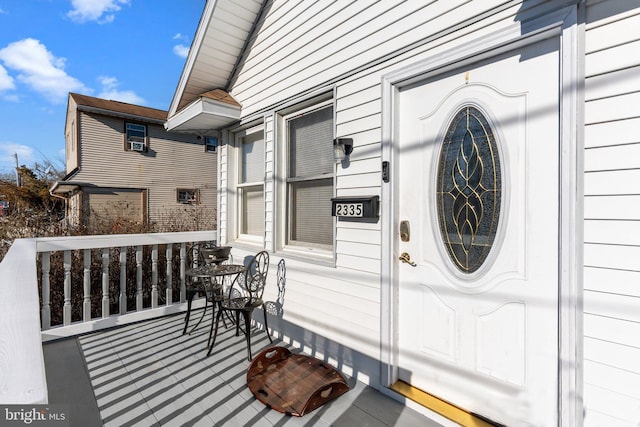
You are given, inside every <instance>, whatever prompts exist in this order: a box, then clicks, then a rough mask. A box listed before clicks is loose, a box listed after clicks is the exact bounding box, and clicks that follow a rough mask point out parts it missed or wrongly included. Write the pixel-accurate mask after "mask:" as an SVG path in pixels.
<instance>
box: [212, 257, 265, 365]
mask: <svg viewBox="0 0 640 427" xmlns="http://www.w3.org/2000/svg"><path fill="white" fill-rule="evenodd" d="M268 271H269V254H268V253H267V252H266V251H262V252H258V253H257V254H256V255H255V256H254V257H253V258H252V259H251V261H250V262H249V265H247V268H246V269H245V272H244V274H241V275H240V276H238V277H237V278H236V280H235V281H234V282H233V283H232V284H231V286H230V287H229V289H228V291H226V295H225V296H224V298H223V299H222V302H221V303H220V308H222V309H221V310H218V313H217V314H216V318H215V322H213V321H212V322H211V331H210V332H209V337H211V332H213V340H212V341H211V345H210V346H209V351H208V352H207V356H209V355H210V354H211V350H212V349H213V346H214V345H215V343H216V337H217V336H218V325H219V323H220V318H221V317H222V315H223V313H224V312H227V313H229V314H234V315H235V316H233V317H234V318H235V323H236V336H239V332H240V328H241V325H240V315H242V317H243V318H244V330H243V333H244V335H245V337H246V340H247V355H248V357H247V360H249V361H251V317H252V314H253V310H254V309H256V308H258V307H260V306H262V311H263V313H264V329H265V332H266V333H267V337H268V338H269V342H273V340H272V339H271V335H270V334H269V326H268V325H267V309H266V307H265V304H264V301H263V300H262V294H263V293H264V287H265V285H266V282H267V273H268ZM214 323H215V331H214Z"/></svg>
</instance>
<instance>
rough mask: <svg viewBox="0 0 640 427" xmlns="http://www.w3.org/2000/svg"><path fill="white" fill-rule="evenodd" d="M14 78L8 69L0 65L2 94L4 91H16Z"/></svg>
mask: <svg viewBox="0 0 640 427" xmlns="http://www.w3.org/2000/svg"><path fill="white" fill-rule="evenodd" d="M15 87H16V85H15V84H14V83H13V77H11V76H10V75H9V73H8V72H7V69H6V68H4V67H3V66H2V65H0V92H1V91H3V90H10V89H15Z"/></svg>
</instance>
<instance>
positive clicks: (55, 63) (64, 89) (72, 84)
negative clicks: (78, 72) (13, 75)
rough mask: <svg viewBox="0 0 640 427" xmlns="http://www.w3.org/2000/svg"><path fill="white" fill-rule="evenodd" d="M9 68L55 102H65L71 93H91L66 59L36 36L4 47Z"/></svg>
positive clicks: (2, 55) (0, 54)
mask: <svg viewBox="0 0 640 427" xmlns="http://www.w3.org/2000/svg"><path fill="white" fill-rule="evenodd" d="M0 60H1V61H2V62H3V63H4V65H5V67H7V68H11V69H13V70H16V71H18V73H19V74H18V77H17V78H18V80H19V81H20V82H22V83H24V84H26V85H27V86H29V87H30V88H31V89H33V90H35V91H36V92H38V93H40V94H42V95H43V96H45V97H46V98H47V99H48V100H49V101H50V102H52V103H63V102H65V101H66V99H67V94H68V93H69V92H90V91H89V90H88V89H87V88H86V87H85V86H84V84H82V82H81V81H80V80H78V79H76V78H74V77H71V76H70V75H68V74H67V73H66V72H65V71H64V64H65V58H56V57H55V56H54V55H53V54H52V53H51V52H49V51H48V50H47V47H46V46H45V45H43V44H42V43H40V41H39V40H35V39H31V38H28V39H24V40H20V41H17V42H14V43H11V44H9V45H8V46H7V47H5V48H3V49H0Z"/></svg>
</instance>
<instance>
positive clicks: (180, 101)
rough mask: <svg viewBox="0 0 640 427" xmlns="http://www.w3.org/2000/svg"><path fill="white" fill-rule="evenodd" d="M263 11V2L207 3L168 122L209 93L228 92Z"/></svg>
mask: <svg viewBox="0 0 640 427" xmlns="http://www.w3.org/2000/svg"><path fill="white" fill-rule="evenodd" d="M261 8H262V0H209V1H207V3H206V5H205V8H204V11H203V13H202V17H201V18H200V23H199V24H198V29H197V30H196V35H195V38H194V40H193V43H192V45H191V49H190V50H189V55H188V56H187V60H186V63H185V66H184V69H183V71H182V75H181V76H180V81H179V82H178V87H177V88H176V92H175V94H174V97H173V100H172V102H171V107H170V108H169V118H172V116H174V115H175V114H176V113H177V112H178V111H180V110H182V109H183V108H185V107H187V106H188V105H189V104H190V103H193V102H194V101H197V100H198V99H199V98H200V97H201V96H202V95H203V94H205V93H207V92H209V91H211V90H212V89H220V88H222V89H225V90H226V89H227V85H228V83H229V80H230V79H231V77H232V74H233V72H234V69H235V67H236V64H237V62H238V59H239V58H240V57H241V55H242V52H243V49H244V46H245V43H246V41H247V39H248V38H249V36H250V34H251V31H252V30H253V25H254V23H255V22H256V19H257V17H258V15H259V13H260V10H261Z"/></svg>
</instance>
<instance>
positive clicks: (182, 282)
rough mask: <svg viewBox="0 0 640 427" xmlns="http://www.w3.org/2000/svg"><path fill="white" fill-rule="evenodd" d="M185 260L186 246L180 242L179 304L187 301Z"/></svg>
mask: <svg viewBox="0 0 640 427" xmlns="http://www.w3.org/2000/svg"><path fill="white" fill-rule="evenodd" d="M186 258H187V244H186V243H185V242H182V243H180V302H185V301H186V300H187V284H186V272H187V269H186V262H187V260H186Z"/></svg>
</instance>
